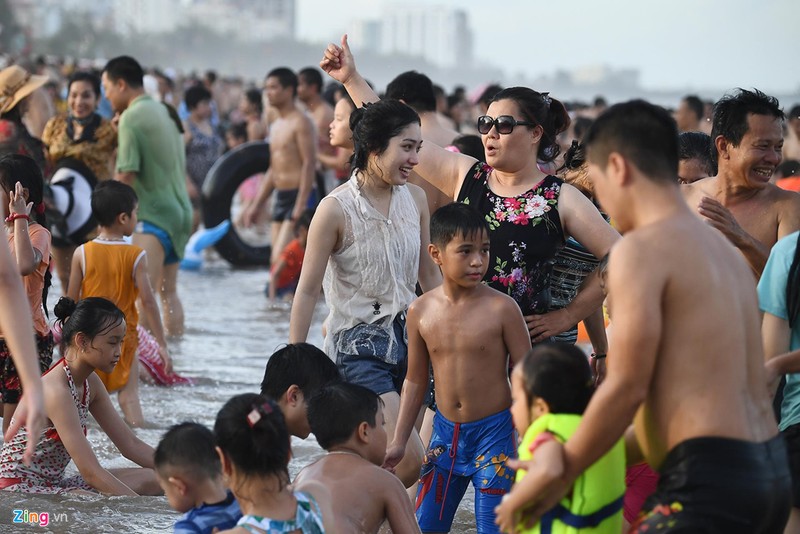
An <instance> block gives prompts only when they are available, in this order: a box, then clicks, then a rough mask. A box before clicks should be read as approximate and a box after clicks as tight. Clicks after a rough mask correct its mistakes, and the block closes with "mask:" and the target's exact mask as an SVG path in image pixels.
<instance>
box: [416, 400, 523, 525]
mask: <svg viewBox="0 0 800 534" xmlns="http://www.w3.org/2000/svg"><path fill="white" fill-rule="evenodd" d="M515 456H516V436H515V433H514V427H513V424H512V422H511V412H510V411H509V410H503V411H502V412H499V413H496V414H494V415H490V416H489V417H485V418H483V419H480V420H478V421H472V422H469V423H453V422H451V421H448V420H447V419H445V418H444V417H443V416H442V415H441V414H440V413H439V412H436V415H435V416H434V418H433V435H432V436H431V442H430V447H429V449H428V452H427V453H426V454H425V460H424V462H423V464H422V470H421V471H420V478H419V488H418V490H417V502H416V515H417V522H418V523H419V526H420V529H421V530H422V532H449V531H450V527H451V526H452V524H453V517H454V516H455V513H456V510H457V509H458V505H459V503H460V502H461V499H462V497H463V496H464V493H465V492H466V491H467V486H468V485H469V483H470V482H472V485H473V487H474V488H475V522H476V524H477V528H478V533H479V534H483V533H487V532H499V529H498V527H497V525H495V523H494V520H495V515H494V509H495V507H496V506H497V505H499V504H500V501H501V500H502V498H503V495H505V494H506V493H508V492H509V491H510V490H511V485H512V484H513V482H514V472H513V471H511V470H510V469H508V468H507V467H506V466H505V464H506V460H508V459H509V458H513V457H515Z"/></svg>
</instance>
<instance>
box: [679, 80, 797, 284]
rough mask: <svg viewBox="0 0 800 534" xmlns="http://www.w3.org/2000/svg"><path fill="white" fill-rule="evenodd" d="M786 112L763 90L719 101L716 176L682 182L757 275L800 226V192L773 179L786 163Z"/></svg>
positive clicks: (696, 204)
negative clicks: (783, 150)
mask: <svg viewBox="0 0 800 534" xmlns="http://www.w3.org/2000/svg"><path fill="white" fill-rule="evenodd" d="M783 118H784V116H783V111H781V109H780V107H779V104H778V100H777V99H776V98H773V97H771V96H767V95H765V94H764V93H762V92H761V91H758V90H753V91H747V90H744V89H740V90H738V91H737V92H736V93H734V94H731V95H726V96H724V97H722V99H720V100H719V101H718V102H717V103H716V104H715V105H714V125H713V131H712V132H711V139H712V141H713V142H714V146H715V147H716V150H715V151H714V155H715V156H716V159H717V164H718V167H719V170H718V172H717V175H716V176H712V177H710V178H706V179H705V180H700V181H698V182H695V183H693V184H689V185H687V186H684V187H683V189H682V190H683V195H684V197H685V198H686V202H688V204H689V206H691V207H692V208H693V209H695V210H696V211H697V212H698V213H699V214H700V216H702V218H703V219H704V220H706V221H708V223H709V224H711V225H712V226H713V227H714V228H716V229H718V230H719V231H720V232H722V233H723V234H724V235H725V237H727V238H728V240H729V241H730V242H731V243H732V244H733V246H735V247H736V248H738V249H739V251H740V252H741V253H742V255H744V257H745V259H746V260H747V262H748V263H749V264H750V267H751V268H752V270H753V273H755V275H756V278H758V277H759V276H760V275H761V271H762V270H763V269H764V264H765V263H766V262H767V257H768V256H769V250H770V249H771V248H772V246H773V245H774V244H775V242H776V241H777V240H778V239H781V238H782V237H785V236H787V235H789V234H791V233H793V232H795V231H797V230H798V229H800V196H798V195H797V194H795V193H794V192H792V191H784V190H782V189H780V188H779V187H777V186H776V185H775V184H772V183H770V178H771V177H772V174H773V173H774V172H775V168H776V167H777V166H778V164H779V163H780V162H781V147H782V146H783V130H782V123H783Z"/></svg>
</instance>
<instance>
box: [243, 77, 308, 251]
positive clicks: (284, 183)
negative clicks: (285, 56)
mask: <svg viewBox="0 0 800 534" xmlns="http://www.w3.org/2000/svg"><path fill="white" fill-rule="evenodd" d="M264 93H265V94H266V96H267V100H268V101H269V105H270V107H271V108H273V109H274V110H275V111H276V113H277V119H276V120H275V121H274V122H272V123H271V124H270V127H269V155H270V163H269V170H268V171H267V174H266V176H265V177H264V180H263V181H262V182H261V184H260V186H259V189H258V193H257V194H256V197H255V198H254V199H253V202H251V203H250V205H248V206H247V208H246V209H245V212H244V215H243V217H242V221H243V222H244V224H245V225H246V226H249V225H252V224H253V221H254V219H255V217H256V214H257V213H258V210H259V209H261V207H262V206H263V205H264V203H265V202H266V200H267V199H268V198H269V197H270V195H271V194H272V192H273V191H275V197H276V198H275V203H274V206H273V209H272V229H271V238H272V241H271V243H272V252H271V258H270V260H271V263H274V262H275V261H277V259H278V257H279V256H280V253H281V252H282V251H283V249H284V247H285V246H286V245H287V244H288V243H289V241H290V240H291V238H292V228H293V224H294V221H295V220H296V219H297V218H298V217H300V215H301V214H302V213H303V211H304V210H305V209H306V207H307V206H308V201H309V197H310V196H311V194H312V190H313V185H314V166H315V165H316V161H317V156H316V153H317V143H316V133H315V132H314V123H313V122H312V121H311V119H310V118H309V117H308V116H307V115H306V114H305V113H303V112H302V111H301V110H300V109H299V108H298V107H297V104H296V103H295V97H296V96H297V76H296V75H295V73H294V72H292V71H291V70H289V69H287V68H285V67H280V68H277V69H274V70H272V71H270V72H269V74H267V77H266V79H265V81H264Z"/></svg>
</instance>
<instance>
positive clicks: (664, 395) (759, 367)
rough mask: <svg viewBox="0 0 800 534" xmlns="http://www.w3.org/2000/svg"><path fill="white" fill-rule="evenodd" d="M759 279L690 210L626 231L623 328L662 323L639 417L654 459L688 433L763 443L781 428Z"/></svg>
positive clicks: (617, 266) (613, 290)
mask: <svg viewBox="0 0 800 534" xmlns="http://www.w3.org/2000/svg"><path fill="white" fill-rule="evenodd" d="M751 280H752V275H751V273H750V270H749V269H748V267H747V265H746V264H745V262H744V261H742V258H741V256H740V255H739V254H737V252H736V250H735V249H733V248H732V247H731V246H730V244H729V243H727V242H726V241H725V239H724V238H723V237H722V236H721V235H719V234H718V233H716V232H715V231H714V230H712V229H710V228H708V227H707V226H706V225H705V224H703V223H702V222H700V221H699V220H697V219H695V218H691V217H686V216H683V214H677V215H675V216H673V217H671V218H669V219H665V220H663V221H661V222H658V223H654V224H651V225H648V226H644V227H642V228H640V229H636V230H634V231H632V232H630V233H628V234H626V236H625V239H624V240H623V241H622V242H620V244H619V245H618V246H617V247H615V249H614V250H613V251H612V253H611V258H610V261H609V295H610V297H609V299H610V301H609V303H610V306H612V309H613V310H614V314H615V316H614V317H615V328H616V329H621V328H625V329H626V330H628V329H631V328H640V329H642V331H644V332H649V331H651V329H654V328H655V329H660V333H659V334H660V336H659V347H658V353H657V356H656V357H655V358H654V360H653V361H652V362H651V363H652V365H653V367H652V381H651V384H650V388H649V392H648V394H647V397H646V399H645V402H644V403H643V405H642V406H641V408H640V409H639V411H638V413H637V417H636V433H637V438H638V440H639V443H640V445H641V446H642V448H643V452H644V453H645V455H646V458H647V460H648V463H649V464H650V465H651V466H653V467H658V466H659V465H660V464H661V462H662V461H663V459H664V457H665V456H666V453H667V452H668V451H669V450H671V449H672V448H673V447H675V446H676V445H678V444H679V443H681V442H683V441H685V440H687V439H691V438H695V437H708V436H719V437H728V438H734V439H740V440H744V441H753V442H762V441H766V440H767V439H769V438H770V437H772V436H774V435H775V434H776V432H777V427H776V425H775V422H774V419H773V417H772V415H771V405H770V402H769V399H768V397H767V392H766V388H765V387H764V383H765V378H764V372H763V352H762V347H761V333H760V328H759V324H760V320H759V315H758V303H757V298H756V292H755V288H754V287H753V288H752V289H751V287H750V286H751ZM732 289H735V290H732ZM636 300H638V301H639V305H638V306H636V302H635V301H636ZM630 306H634V307H633V308H630ZM623 307H624V308H627V309H626V310H625V311H623V309H624V308H623ZM617 310H618V311H619V312H621V313H624V317H622V318H620V317H619V314H618V313H617ZM631 316H634V317H631ZM631 319H632V320H631ZM620 320H622V321H624V323H623V324H620V323H619V322H618V321H620ZM710 333H711V335H710ZM610 363H612V364H613V362H610Z"/></svg>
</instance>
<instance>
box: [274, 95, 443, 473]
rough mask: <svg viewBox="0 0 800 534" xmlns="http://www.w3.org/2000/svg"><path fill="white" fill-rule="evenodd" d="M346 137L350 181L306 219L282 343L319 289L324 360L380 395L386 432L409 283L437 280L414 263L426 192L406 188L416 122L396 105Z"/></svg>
mask: <svg viewBox="0 0 800 534" xmlns="http://www.w3.org/2000/svg"><path fill="white" fill-rule="evenodd" d="M350 129H351V130H352V132H353V141H354V143H355V155H354V157H353V174H352V176H351V178H350V180H349V181H348V182H347V183H345V184H343V185H341V186H339V187H338V188H336V189H335V190H334V191H333V192H331V193H330V194H329V195H328V196H327V197H326V198H325V199H324V200H323V202H322V203H321V204H320V206H319V208H318V209H317V211H316V213H315V215H314V220H313V222H312V223H311V229H310V230H309V240H308V246H307V249H306V256H305V259H304V262H303V270H302V272H301V273H300V282H299V284H298V288H297V291H296V293H295V299H294V304H293V306H292V315H291V322H290V326H289V337H290V341H291V342H299V341H303V340H305V339H306V337H307V335H308V329H309V325H310V324H311V316H312V314H313V311H314V305H315V303H316V301H317V298H318V297H319V291H320V287H321V286H323V284H324V288H325V300H326V303H327V304H328V307H329V309H330V314H329V316H328V318H327V320H326V322H325V325H326V328H327V335H326V337H325V343H324V348H325V352H326V353H327V354H328V356H330V357H331V358H332V359H334V360H335V361H336V364H337V365H338V366H339V370H340V372H341V373H342V377H343V378H344V379H345V380H346V381H348V382H353V383H357V384H360V385H363V386H366V387H368V388H370V389H372V390H373V391H374V392H375V393H377V394H378V395H381V396H382V398H383V401H384V403H385V413H386V418H387V424H388V426H389V429H390V430H389V432H390V433H394V426H395V423H396V417H397V410H398V409H399V406H400V397H399V392H400V387H401V385H402V383H403V377H404V376H405V369H406V358H407V348H406V347H407V345H406V334H405V313H406V310H407V309H408V306H409V305H410V304H411V302H412V301H413V300H414V298H415V293H414V289H415V285H416V283H417V281H419V284H420V286H421V287H422V289H423V290H429V289H432V288H433V287H436V286H437V285H438V284H439V282H440V280H441V278H440V275H439V273H438V270H437V269H436V266H435V265H434V264H433V262H432V261H430V258H428V257H427V254H425V256H423V254H424V251H425V248H426V246H427V245H426V244H427V243H428V241H429V228H428V220H429V215H428V206H427V201H426V199H425V194H424V192H423V191H422V190H421V189H420V188H418V187H417V186H415V185H413V184H407V180H408V176H409V175H410V173H411V170H412V169H413V168H414V166H415V165H416V164H417V163H418V161H419V160H418V157H417V151H418V150H419V148H420V145H421V143H422V137H421V133H420V127H419V118H418V116H417V114H416V113H415V112H414V110H412V109H411V108H410V107H408V106H406V105H405V104H402V103H400V102H398V101H396V100H387V101H384V102H379V103H376V104H374V105H371V106H369V107H366V108H361V109H358V110H356V111H354V112H353V114H352V115H351V116H350ZM323 278H324V280H323ZM412 440H413V443H412V446H411V447H410V451H411V454H409V456H408V458H407V459H406V461H405V462H404V463H403V464H402V465H401V466H400V468H399V470H398V473H399V476H400V479H401V480H403V481H404V483H406V485H411V484H413V483H414V481H415V480H416V479H417V477H418V474H419V463H420V462H421V461H422V445H421V443H420V442H419V438H418V436H416V434H414V435H413V436H412Z"/></svg>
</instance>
